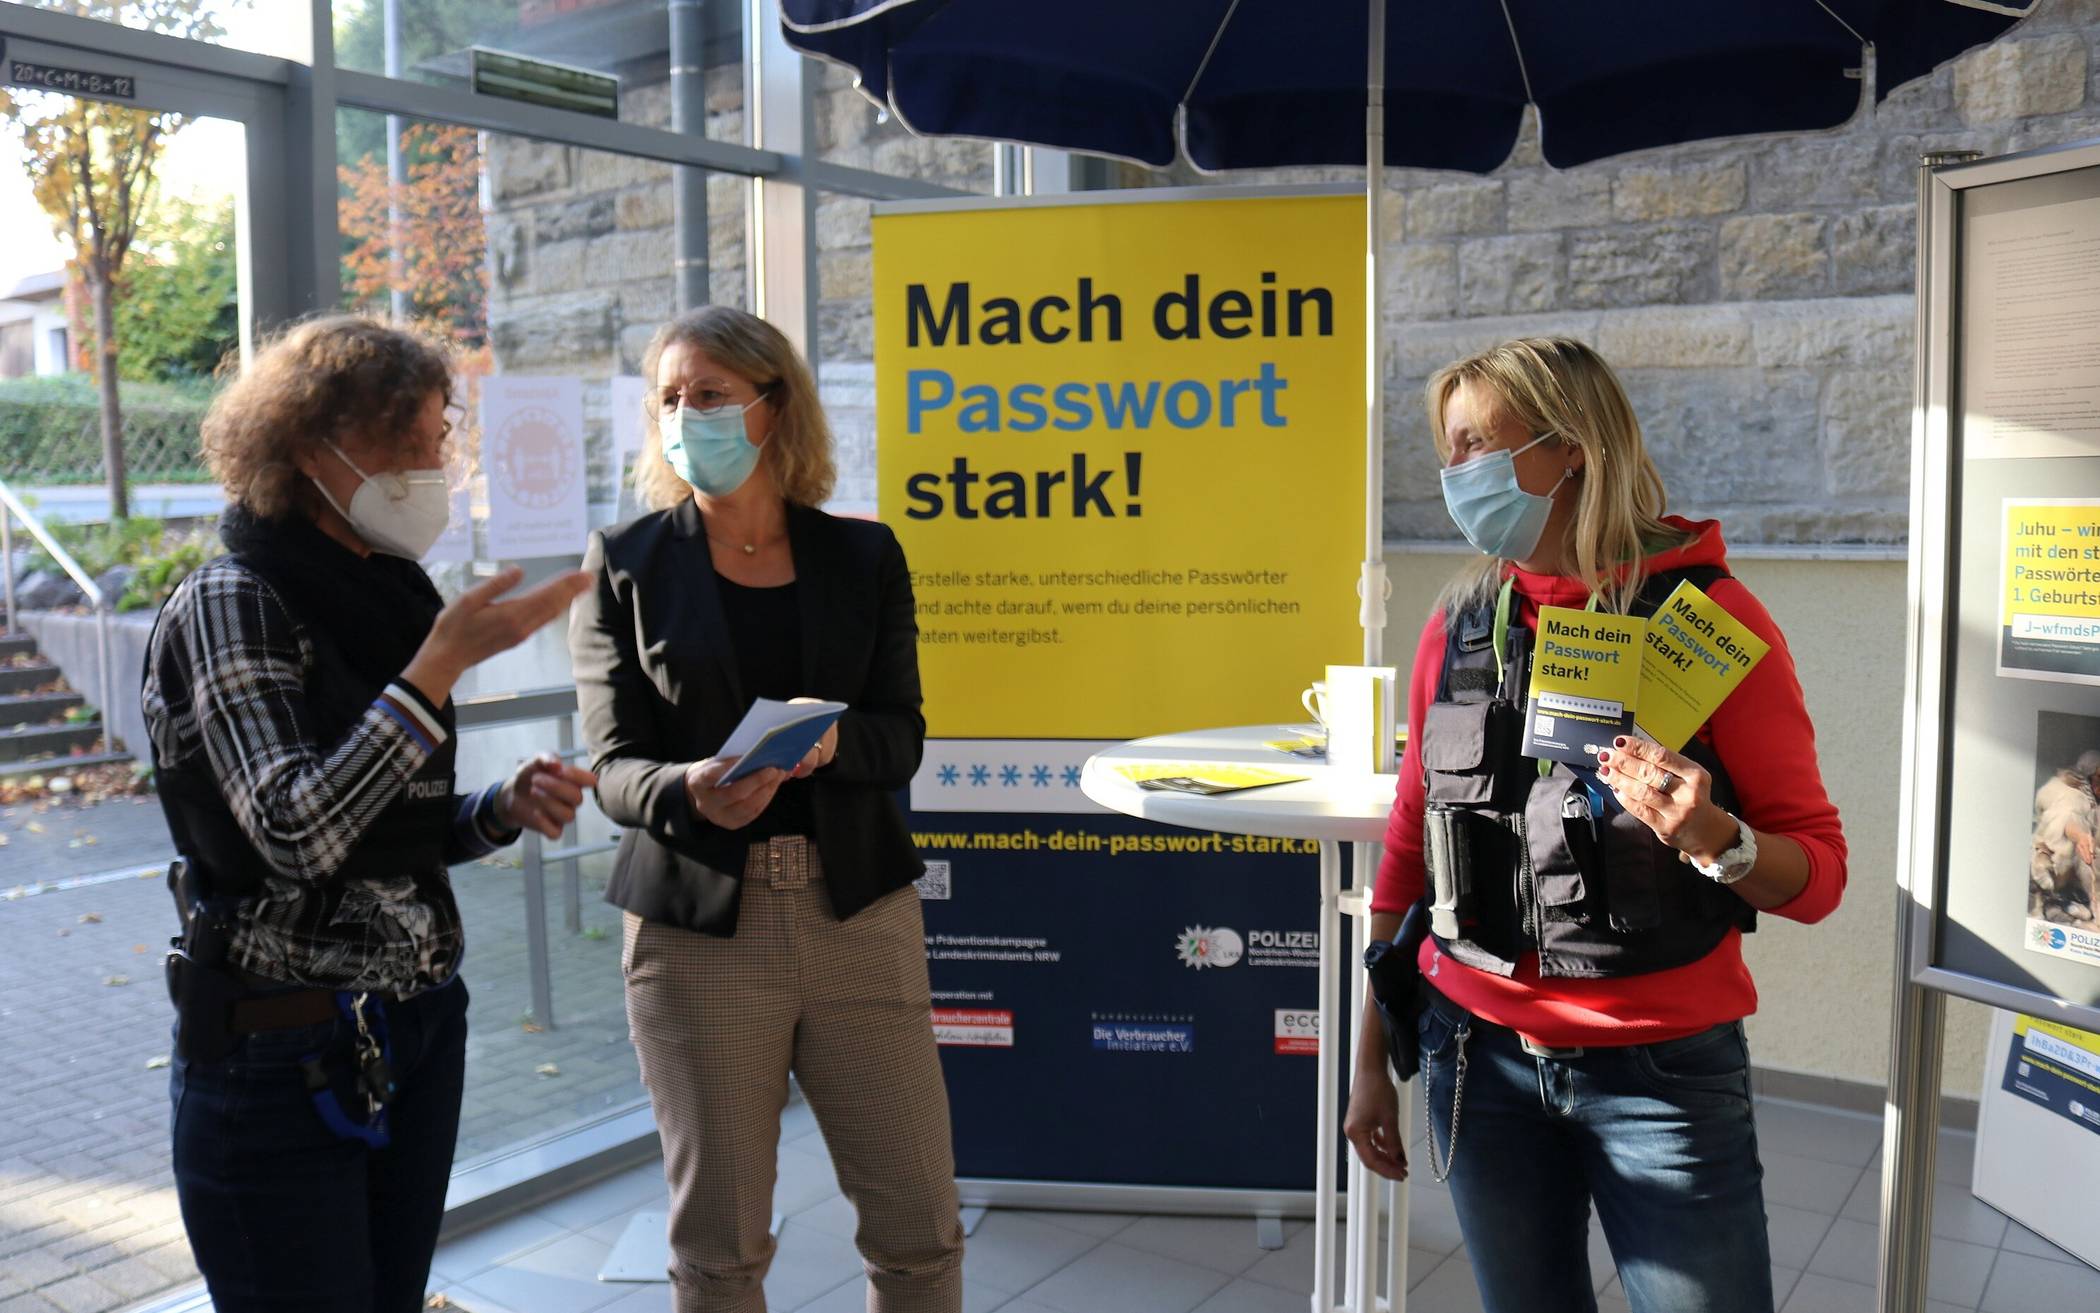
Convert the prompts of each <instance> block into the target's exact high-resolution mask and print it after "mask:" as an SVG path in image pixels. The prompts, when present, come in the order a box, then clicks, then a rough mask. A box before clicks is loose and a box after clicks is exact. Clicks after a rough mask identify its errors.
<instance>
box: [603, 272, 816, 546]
mask: <svg viewBox="0 0 2100 1313" xmlns="http://www.w3.org/2000/svg"><path fill="white" fill-rule="evenodd" d="M673 343H683V344H685V345H687V346H692V347H697V348H699V349H700V350H702V351H704V352H706V353H707V354H708V356H709V357H710V358H712V359H713V360H714V361H715V363H717V364H719V365H721V366H722V367H723V368H725V369H727V370H730V371H731V372H733V373H736V374H739V375H742V376H743V377H744V378H746V379H749V380H750V381H751V385H752V386H753V387H755V388H757V389H758V391H759V395H760V396H762V397H763V398H764V399H765V403H766V405H767V406H769V407H771V409H772V412H773V428H772V432H771V433H770V434H768V435H767V437H766V445H765V453H764V455H763V457H762V459H763V460H765V461H766V462H767V463H768V465H769V467H770V468H771V470H772V473H773V483H774V485H775V486H776V487H778V488H779V489H780V495H781V496H782V497H785V498H786V499H787V500H788V501H789V502H792V503H793V504H795V505H797V506H821V505H823V504H824V502H825V501H826V500H828V499H829V498H830V496H831V490H832V487H833V486H834V485H835V484H837V482H838V464H837V462H836V461H835V460H834V459H833V457H832V444H831V424H830V422H829V421H827V420H826V419H825V418H824V407H823V406H822V405H821V404H820V403H819V402H818V400H817V380H816V378H815V376H814V375H812V374H811V373H810V372H809V365H808V364H807V363H805V362H804V361H803V359H802V353H801V352H799V351H797V350H795V345H794V343H792V342H790V341H788V340H787V337H786V335H784V334H783V333H782V332H781V331H780V330H779V329H777V328H775V327H773V325H771V324H769V323H767V322H766V321H765V320H763V319H760V318H759V317H758V316H757V315H754V314H749V313H746V312H745V311H742V310H738V309H736V308H735V307H733V306H726V305H709V306H702V307H701V308H700V309H698V310H694V311H691V312H689V313H687V314H682V315H680V316H678V318H676V319H673V320H672V321H671V322H670V323H668V324H665V325H664V326H663V327H662V328H659V329H657V330H656V336H654V337H652V338H650V339H649V348H648V350H646V351H644V352H643V353H642V376H643V378H644V379H645V380H646V384H645V390H644V392H643V394H642V395H643V400H642V454H641V458H640V459H639V460H638V461H636V462H635V473H634V487H635V491H636V492H637V493H639V494H640V495H641V498H642V501H643V502H644V504H646V505H648V506H649V507H651V508H652V509H654V510H659V511H661V510H668V509H669V508H671V507H673V506H676V505H677V504H678V503H680V502H682V501H684V500H685V499H686V498H688V497H691V496H692V495H693V489H692V486H691V485H690V484H688V483H687V482H686V481H685V480H684V479H682V478H680V477H678V472H677V471H676V470H674V469H672V468H671V466H670V463H669V462H668V461H666V460H665V459H664V444H663V435H662V434H661V433H660V432H659V431H658V429H657V425H656V402H655V398H656V395H657V392H656V366H657V364H658V362H659V361H661V360H662V359H663V354H664V352H665V351H666V350H668V349H669V348H670V347H671V345H672V344H673Z"/></svg>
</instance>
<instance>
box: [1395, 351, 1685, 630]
mask: <svg viewBox="0 0 2100 1313" xmlns="http://www.w3.org/2000/svg"><path fill="white" fill-rule="evenodd" d="M1463 384H1471V385H1473V387H1474V389H1475V390H1476V391H1478V392H1485V393H1486V394H1487V396H1486V400H1487V401H1488V404H1490V405H1491V406H1492V407H1493V408H1494V418H1495V420H1496V421H1497V422H1499V420H1500V419H1501V418H1502V417H1508V418H1512V419H1515V420H1516V421H1517V422H1518V423H1520V424H1522V425H1523V426H1524V428H1525V429H1526V430H1527V431H1528V432H1530V433H1531V434H1533V435H1534V436H1536V435H1539V434H1551V435H1552V438H1553V443H1552V445H1556V446H1562V445H1566V444H1569V443H1572V444H1574V446H1575V447H1577V448H1579V449H1580V450H1581V452H1582V455H1583V462H1582V468H1581V469H1580V470H1578V471H1577V472H1576V477H1577V478H1578V480H1579V484H1578V487H1577V492H1576V496H1577V498H1578V501H1577V503H1576V510H1575V516H1574V518H1573V519H1572V520H1570V521H1569V522H1568V527H1567V540H1566V543H1565V548H1566V552H1567V556H1568V558H1569V559H1571V560H1572V561H1573V569H1572V570H1571V571H1570V572H1569V573H1570V574H1571V576H1572V577H1574V578H1576V579H1578V580H1580V581H1582V582H1583V583H1585V584H1587V585H1588V586H1589V587H1590V588H1591V589H1592V590H1594V591H1595V592H1596V593H1597V595H1598V596H1597V603H1598V605H1599V606H1601V607H1604V608H1605V609H1607V610H1610V611H1614V612H1619V613H1622V614H1623V613H1624V612H1625V611H1626V610H1627V609H1628V608H1630V607H1631V606H1632V605H1633V601H1634V598H1635V597H1636V596H1637V595H1638V594H1639V593H1640V590H1641V581H1642V572H1641V570H1640V569H1639V563H1640V561H1641V560H1642V559H1643V558H1644V557H1645V556H1647V555H1648V554H1649V553H1650V552H1652V551H1655V550H1657V549H1659V548H1664V547H1672V546H1677V545H1681V544H1682V543H1683V542H1685V541H1686V535H1685V534H1684V532H1683V531H1682V530H1680V529H1677V528H1676V527H1674V526H1672V525H1670V524H1667V523H1665V522H1664V520H1663V518H1662V515H1663V510H1664V505H1665V497H1664V492H1663V481H1662V475H1661V473H1660V472H1658V471H1657V470H1656V468H1655V462H1654V461H1653V460H1652V459H1650V457H1649V455H1648V448H1647V445H1646V443H1644V442H1643V441H1642V438H1641V425H1640V421H1639V420H1637V419H1635V418H1634V414H1633V403H1632V402H1630V401H1628V400H1627V399H1626V390H1625V389H1624V388H1623V387H1621V386H1620V385H1619V378H1618V375H1616V374H1614V373H1613V372H1612V368H1611V366H1610V365H1608V364H1606V363H1605V362H1604V358H1603V357H1602V356H1599V355H1598V354H1597V353H1596V351H1594V350H1592V349H1591V348H1590V347H1589V346H1588V345H1587V344H1585V343H1582V342H1578V341H1576V340H1575V339H1574V338H1571V337H1526V338H1518V339H1516V340H1514V341H1509V342H1504V343H1502V344H1500V345H1499V346H1492V347H1489V348H1488V349H1487V350H1485V351H1482V352H1479V353H1477V354H1475V355H1471V356H1468V357H1466V358H1465V359H1464V360H1460V361H1457V362H1455V363H1453V364H1449V365H1446V366H1444V367H1443V368H1442V369H1440V370H1438V371H1437V372H1436V374H1435V375H1434V376H1433V377H1431V378H1430V380H1429V385H1428V387H1427V388H1426V389H1424V393H1423V399H1424V400H1425V401H1426V402H1427V403H1428V406H1429V431H1430V433H1431V434H1432V435H1433V436H1434V438H1435V440H1436V451H1437V456H1438V458H1439V460H1440V461H1442V462H1444V463H1449V461H1450V459H1451V439H1450V437H1449V436H1448V435H1447V434H1446V433H1445V432H1444V409H1445V407H1446V405H1447V404H1448V403H1449V402H1450V400H1451V395H1452V393H1454V392H1456V391H1458V389H1459V387H1460V386H1461V385H1463ZM1480 418H1481V419H1483V420H1484V419H1487V418H1488V417H1485V416H1483V417H1480ZM1506 564H1507V562H1505V561H1502V560H1499V559H1495V558H1490V559H1487V560H1484V561H1479V562H1476V563H1472V564H1469V565H1468V566H1467V567H1466V568H1465V569H1464V570H1462V571H1460V572H1459V574H1458V576H1457V577H1456V578H1454V579H1453V580H1452V581H1451V582H1450V583H1449V584H1447V585H1445V587H1444V591H1443V594H1442V596H1441V597H1440V598H1439V602H1440V604H1441V605H1442V606H1443V607H1444V608H1445V610H1446V611H1447V612H1449V611H1453V610H1457V609H1461V608H1463V607H1465V606H1469V605H1473V604H1476V603H1478V602H1481V601H1484V600H1485V599H1486V598H1488V597H1489V596H1491V595H1492V594H1493V592H1494V590H1495V588H1496V586H1497V585H1498V584H1499V583H1500V582H1501V579H1502V575H1503V573H1504V569H1503V567H1504V566H1505V565H1506ZM1629 564H1631V565H1632V566H1633V567H1634V568H1632V569H1627V568H1625V567H1626V566H1628V565H1629Z"/></svg>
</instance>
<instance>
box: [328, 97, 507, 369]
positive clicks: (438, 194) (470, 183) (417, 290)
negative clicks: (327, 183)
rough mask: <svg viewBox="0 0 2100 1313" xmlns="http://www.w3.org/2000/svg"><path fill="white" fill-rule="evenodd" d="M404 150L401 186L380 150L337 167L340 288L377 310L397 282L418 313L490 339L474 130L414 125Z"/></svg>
mask: <svg viewBox="0 0 2100 1313" xmlns="http://www.w3.org/2000/svg"><path fill="white" fill-rule="evenodd" d="M401 153H402V155H403V157H404V159H405V161H406V167H405V168H404V170H403V171H404V173H405V174H406V178H405V180H404V181H403V182H402V183H401V185H400V186H398V187H394V186H390V185H389V184H388V182H387V176H386V157H385V156H384V155H378V154H374V155H367V156H365V157H364V158H363V159H360V160H358V161H357V162H356V163H354V164H346V165H343V166H342V167H341V168H340V170H339V174H340V181H341V188H340V193H339V199H338V201H337V216H338V218H337V221H338V223H339V224H340V225H341V228H342V232H343V241H344V246H345V253H344V256H343V290H344V292H345V293H346V294H347V295H348V296H350V297H353V298H355V299H356V300H358V301H360V302H364V303H366V304H370V305H373V306H374V308H382V307H383V305H384V303H385V301H386V300H387V298H388V295H389V294H390V293H392V292H393V291H395V290H397V288H398V290H401V291H404V292H406V293H407V294H408V300H409V304H410V305H411V306H412V307H413V308H414V314H415V316H416V318H417V319H419V320H421V321H423V322H425V323H427V324H430V325H431V326H432V327H434V328H436V329H438V330H439V331H441V332H443V333H444V334H445V335H447V336H448V337H450V338H452V339H453V340H454V341H456V342H458V343H459V344H460V345H461V346H466V347H478V346H480V345H482V344H483V343H484V342H485V341H486V340H487V338H488V293H489V276H488V229H487V227H486V222H485V220H484V219H483V217H482V213H481V145H480V140H479V137H478V136H477V135H476V133H475V131H474V130H473V129H472V128H462V127H454V126H449V125H440V124H426V123H417V124H411V125H410V126H408V127H406V128H404V129H403V130H402V133H401ZM397 279H398V280H399V281H398V282H397V281H396V280H397Z"/></svg>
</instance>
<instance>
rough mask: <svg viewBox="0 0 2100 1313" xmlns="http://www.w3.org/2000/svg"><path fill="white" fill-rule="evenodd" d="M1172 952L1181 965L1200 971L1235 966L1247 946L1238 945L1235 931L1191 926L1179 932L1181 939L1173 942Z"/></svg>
mask: <svg viewBox="0 0 2100 1313" xmlns="http://www.w3.org/2000/svg"><path fill="white" fill-rule="evenodd" d="M1174 952H1175V953H1176V955H1178V956H1179V957H1180V958H1181V965H1183V966H1185V967H1193V968H1194V969H1196V970H1198V971H1201V970H1202V969H1203V968H1205V967H1229V966H1237V965H1239V961H1240V959H1241V958H1243V957H1245V956H1246V955H1247V945H1246V944H1245V943H1243V942H1242V941H1241V939H1240V932H1239V931H1237V930H1227V929H1226V928H1225V927H1224V926H1218V927H1217V928H1215V929H1212V928H1211V927H1209V926H1200V925H1192V926H1190V927H1188V928H1187V929H1186V930H1183V931H1182V932H1181V938H1180V939H1178V940H1176V941H1175V944H1174Z"/></svg>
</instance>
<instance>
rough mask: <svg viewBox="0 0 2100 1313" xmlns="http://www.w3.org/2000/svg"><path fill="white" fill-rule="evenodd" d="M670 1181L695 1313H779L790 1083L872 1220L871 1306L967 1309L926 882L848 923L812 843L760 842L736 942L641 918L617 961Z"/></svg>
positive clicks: (903, 1310)
mask: <svg viewBox="0 0 2100 1313" xmlns="http://www.w3.org/2000/svg"><path fill="white" fill-rule="evenodd" d="M620 966H621V970H622V971H623V972H624V973H625V975H626V977H627V1020H628V1027H629V1029H630V1031H631V1032H632V1033H633V1036H634V1047H635V1051H636V1052H637V1053H638V1054H639V1055H640V1057H641V1066H642V1083H643V1084H644V1085H646V1086H647V1087H648V1090H649V1097H650V1099H651V1101H652V1102H653V1103H654V1104H655V1108H656V1124H657V1127H658V1129H659V1130H660V1131H661V1132H662V1134H663V1145H664V1175H665V1177H666V1178H667V1179H668V1180H669V1182H670V1186H671V1218H670V1232H671V1284H672V1290H673V1293H674V1295H675V1297H676V1306H677V1309H678V1313H764V1310H765V1307H766V1298H765V1292H764V1290H763V1289H761V1287H760V1282H762V1281H763V1280H764V1278H765V1275H766V1269H767V1268H768V1267H769V1266H770V1265H771V1263H772V1261H773V1248H774V1242H773V1237H772V1235H771V1234H770V1231H769V1229H768V1227H769V1224H770V1222H771V1220H772V1211H773V1176H774V1166H775V1158H776V1155H777V1153H778V1150H779V1142H780V1112H781V1109H782V1108H784V1107H785V1106H786V1104H787V1097H788V1073H789V1072H790V1071H793V1072H794V1074H795V1078H796V1080H797V1081H798V1082H799V1083H800V1084H801V1086H802V1092H803V1095H804V1097H806V1098H807V1099H808V1100H809V1106H810V1110H811V1111H813V1112H814V1113H815V1114H816V1116H817V1125H818V1127H819V1128H820V1129H821V1130H822V1131H823V1134H824V1141H825V1143H826V1144H827V1145H829V1146H830V1149H831V1158H832V1162H833V1164H834V1165H835V1166H836V1167H837V1168H838V1175H839V1187H840V1189H842V1190H843V1191H844V1192H845V1195H846V1198H847V1199H849V1200H851V1201H852V1203H853V1207H854V1210H855V1211H856V1212H857V1213H858V1214H859V1218H860V1227H859V1231H858V1232H857V1233H856V1235H855V1237H854V1241H855V1243H856V1244H857V1245H858V1246H859V1247H860V1252H861V1258H862V1260H863V1262H864V1263H865V1264H866V1266H867V1271H868V1308H869V1310H870V1313H959V1310H960V1309H961V1308H962V1252H963V1235H962V1223H961V1220H960V1216H959V1212H958V1209H957V1206H956V1194H955V1156H954V1150H953V1148H952V1146H951V1144H950V1142H949V1134H948V1095H947V1090H946V1087H945V1086H943V1084H942V1083H941V1067H940V1056H939V1053H938V1051H937V1050H936V1049H935V1047H934V1040H933V1027H932V1024H931V1020H930V1008H931V1005H932V1000H931V997H930V995H929V993H928V986H927V979H926V946H925V923H924V921H923V920H922V919H921V917H920V913H919V899H918V894H917V892H916V891H915V890H913V889H912V888H911V887H910V886H906V887H905V888H903V889H900V890H898V891H897V892H895V893H893V894H890V895H888V896H887V897H884V898H882V899H881V900H879V901H877V902H876V903H875V904H874V905H872V906H870V907H867V908H865V909H863V910H862V911H861V912H859V913H858V914H856V915H854V916H852V917H850V918H848V919H846V920H844V921H841V920H839V919H838V918H837V917H836V916H834V915H833V914H832V911H831V900H830V898H829V896H828V895H827V894H826V893H825V890H824V885H823V872H822V870H821V869H820V867H819V865H818V862H817V852H816V848H815V846H814V845H812V844H811V843H810V842H809V841H808V840H806V839H803V838H800V837H789V838H777V839H773V840H770V841H769V842H767V843H765V844H762V845H761V844H754V845H753V846H752V848H751V852H750V860H749V862H748V864H747V865H746V867H745V871H744V891H743V905H742V909H741V911H740V912H739V914H738V917H737V931H736V934H735V935H734V936H733V937H730V938H721V937H718V936H713V935H702V934H695V933H693V932H691V931H688V930H681V929H678V928H676V927H674V926H669V925H665V924H663V923H661V922H657V921H645V920H643V919H642V918H641V917H638V916H636V915H634V914H633V913H632V912H630V913H628V914H627V918H626V932H625V942H624V945H623V948H622V951H621V955H620Z"/></svg>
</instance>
